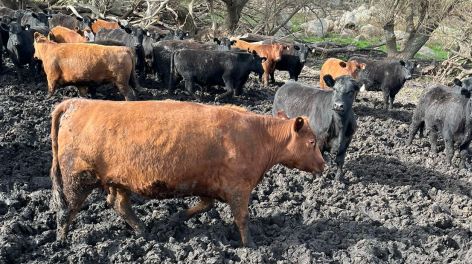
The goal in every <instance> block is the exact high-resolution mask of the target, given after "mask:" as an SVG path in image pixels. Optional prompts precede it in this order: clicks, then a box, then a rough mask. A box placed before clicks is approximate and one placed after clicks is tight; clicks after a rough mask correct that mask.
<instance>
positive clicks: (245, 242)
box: [228, 192, 256, 248]
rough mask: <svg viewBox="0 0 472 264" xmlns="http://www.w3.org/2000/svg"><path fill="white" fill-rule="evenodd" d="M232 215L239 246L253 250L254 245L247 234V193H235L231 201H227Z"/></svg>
mask: <svg viewBox="0 0 472 264" xmlns="http://www.w3.org/2000/svg"><path fill="white" fill-rule="evenodd" d="M228 203H229V206H230V207H231V212H232V213H233V217H234V223H235V224H236V227H237V228H238V230H239V235H240V237H241V245H242V246H243V247H250V248H254V247H255V246H256V245H255V244H254V242H253V241H252V238H251V234H250V233H249V227H248V222H249V211H248V204H249V193H243V192H235V194H233V195H232V197H231V200H230V201H228Z"/></svg>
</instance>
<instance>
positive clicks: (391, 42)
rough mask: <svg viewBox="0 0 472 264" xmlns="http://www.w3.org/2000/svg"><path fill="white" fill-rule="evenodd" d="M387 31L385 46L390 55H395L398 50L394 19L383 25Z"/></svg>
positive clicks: (385, 31)
mask: <svg viewBox="0 0 472 264" xmlns="http://www.w3.org/2000/svg"><path fill="white" fill-rule="evenodd" d="M383 29H384V33H385V46H386V47H387V54H388V56H389V57H395V56H396V54H397V53H398V50H397V36H395V21H394V20H393V19H392V20H391V21H389V22H388V23H386V24H385V25H384V27H383Z"/></svg>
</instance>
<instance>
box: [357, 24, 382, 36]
mask: <svg viewBox="0 0 472 264" xmlns="http://www.w3.org/2000/svg"><path fill="white" fill-rule="evenodd" d="M382 35H383V30H382V29H381V28H378V27H376V26H373V25H371V24H367V25H364V26H362V27H361V28H360V29H359V36H363V37H365V38H366V39H371V38H374V37H380V36H382Z"/></svg>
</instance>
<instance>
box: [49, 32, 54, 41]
mask: <svg viewBox="0 0 472 264" xmlns="http://www.w3.org/2000/svg"><path fill="white" fill-rule="evenodd" d="M48 40H49V41H51V40H55V37H54V34H52V33H51V32H49V34H48Z"/></svg>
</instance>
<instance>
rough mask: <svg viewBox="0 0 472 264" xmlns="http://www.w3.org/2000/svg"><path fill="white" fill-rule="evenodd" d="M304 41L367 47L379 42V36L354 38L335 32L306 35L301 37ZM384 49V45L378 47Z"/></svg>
mask: <svg viewBox="0 0 472 264" xmlns="http://www.w3.org/2000/svg"><path fill="white" fill-rule="evenodd" d="M303 40H304V41H306V42H312V43H316V42H334V43H337V44H339V45H353V46H356V47H358V48H367V47H371V46H373V45H377V44H379V43H380V42H381V40H380V38H371V39H367V40H356V39H355V38H353V37H345V36H340V35H335V34H328V35H327V36H326V37H306V38H304V39H303ZM382 48H383V50H385V51H386V48H385V46H382V47H380V49H381V50H382Z"/></svg>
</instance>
